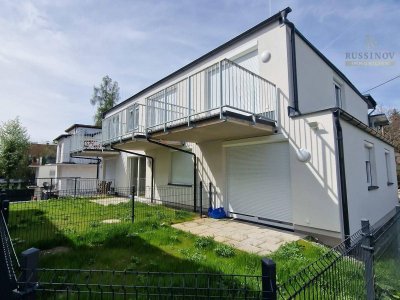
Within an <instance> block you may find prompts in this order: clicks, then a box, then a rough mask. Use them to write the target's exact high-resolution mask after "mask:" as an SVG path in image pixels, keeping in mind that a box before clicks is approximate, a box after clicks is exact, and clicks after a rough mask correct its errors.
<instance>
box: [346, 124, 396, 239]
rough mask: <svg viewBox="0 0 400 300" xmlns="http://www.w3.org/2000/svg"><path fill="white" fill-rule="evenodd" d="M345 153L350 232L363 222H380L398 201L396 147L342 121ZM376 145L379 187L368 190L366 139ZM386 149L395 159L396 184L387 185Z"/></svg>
mask: <svg viewBox="0 0 400 300" xmlns="http://www.w3.org/2000/svg"><path fill="white" fill-rule="evenodd" d="M341 125H342V128H343V143H344V145H343V147H344V153H345V169H346V184H347V195H348V199H347V201H348V207H349V219H350V229H351V233H353V232H355V231H357V230H359V229H360V226H361V225H360V224H361V223H360V221H361V219H363V218H366V219H369V220H370V222H371V224H374V223H375V222H377V221H379V219H380V218H382V217H384V216H385V215H386V214H387V213H388V212H390V211H391V210H392V209H394V208H395V206H396V205H397V204H398V198H397V180H396V173H395V167H396V165H395V161H394V150H393V147H391V146H390V145H388V144H386V143H384V142H382V141H381V140H379V139H377V138H375V137H373V136H371V135H369V134H368V133H366V132H364V131H362V130H360V129H358V128H357V127H354V126H353V125H351V124H349V123H347V122H346V121H343V120H341ZM366 141H367V142H370V143H372V144H373V145H374V155H375V161H376V175H377V178H376V179H377V183H376V184H377V186H378V187H379V188H378V189H375V190H370V191H369V190H368V184H367V182H366V181H367V179H366V167H365V155H364V153H365V151H364V147H365V146H364V145H365V142H366ZM385 149H386V150H389V152H390V156H391V159H392V168H391V172H392V178H394V184H393V185H387V174H386V163H385Z"/></svg>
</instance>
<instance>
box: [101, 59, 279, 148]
mask: <svg viewBox="0 0 400 300" xmlns="http://www.w3.org/2000/svg"><path fill="white" fill-rule="evenodd" d="M135 105H137V106H138V107H139V110H140V112H139V116H137V115H135V118H138V120H136V122H137V126H136V127H135V128H128V127H129V125H128V122H131V121H128V110H130V109H132V106H135ZM224 108H231V109H234V110H237V111H238V112H243V113H246V114H251V115H254V116H258V115H265V116H266V117H268V118H269V119H271V120H275V119H276V116H277V110H278V105H277V94H276V85H275V84H274V83H272V82H271V81H269V80H267V79H265V78H263V77H261V76H260V75H258V74H255V73H254V72H252V71H250V70H248V69H246V68H245V67H243V66H241V65H239V64H237V63H235V62H233V61H231V60H229V59H226V58H225V59H222V60H220V61H218V62H215V63H213V64H211V65H209V66H207V67H204V68H202V69H201V70H199V71H198V72H196V73H193V74H190V75H187V76H185V77H184V78H183V79H180V80H179V81H177V82H174V83H172V84H170V85H168V86H166V87H164V88H163V89H161V90H158V91H156V92H154V93H152V94H151V95H149V96H147V97H146V98H145V104H143V103H138V102H137V101H133V102H132V103H131V104H130V105H129V106H127V107H125V108H124V109H122V110H120V111H118V112H117V113H115V114H113V115H110V116H108V117H107V118H105V119H104V120H103V144H106V143H112V142H115V141H118V140H122V139H125V138H127V137H128V136H129V135H130V134H134V133H135V132H136V133H138V132H141V133H144V134H146V133H147V132H150V131H154V130H159V129H161V128H160V127H162V128H164V130H166V129H167V127H169V126H171V125H175V124H178V123H179V124H180V123H182V122H187V124H188V126H190V123H191V122H192V121H193V120H196V119H198V118H202V117H204V116H206V115H205V114H208V115H209V114H211V113H212V111H219V112H220V117H221V118H222V117H223V116H222V111H223V109H224ZM130 116H131V117H132V115H130ZM113 118H117V119H114V120H115V121H118V124H114V123H113V121H112V120H113ZM115 121H114V122H115ZM132 138H133V135H132Z"/></svg>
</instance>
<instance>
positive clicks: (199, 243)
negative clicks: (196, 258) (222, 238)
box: [194, 236, 214, 249]
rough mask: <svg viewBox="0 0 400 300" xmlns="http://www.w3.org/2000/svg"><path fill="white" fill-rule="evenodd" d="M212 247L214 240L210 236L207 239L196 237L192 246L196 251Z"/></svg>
mask: <svg viewBox="0 0 400 300" xmlns="http://www.w3.org/2000/svg"><path fill="white" fill-rule="evenodd" d="M213 245H214V239H213V238H212V237H211V236H207V237H198V238H197V239H196V240H195V241H194V246H195V247H196V248H197V249H208V248H211V246H213Z"/></svg>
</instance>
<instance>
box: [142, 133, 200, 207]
mask: <svg viewBox="0 0 400 300" xmlns="http://www.w3.org/2000/svg"><path fill="white" fill-rule="evenodd" d="M146 138H147V141H148V142H149V143H152V144H156V145H159V146H162V147H166V148H169V149H173V150H176V151H179V152H183V153H186V154H189V155H192V156H193V205H194V208H193V211H196V207H197V195H196V194H197V183H196V182H197V156H196V154H195V153H193V152H190V151H187V150H183V149H180V148H176V147H173V146H170V145H166V144H163V143H160V142H157V141H155V140H152V139H150V138H149V137H146Z"/></svg>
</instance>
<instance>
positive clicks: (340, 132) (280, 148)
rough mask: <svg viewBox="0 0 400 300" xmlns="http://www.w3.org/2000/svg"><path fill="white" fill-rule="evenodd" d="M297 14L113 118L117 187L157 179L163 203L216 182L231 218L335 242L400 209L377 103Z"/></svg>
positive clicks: (277, 18) (278, 19) (256, 31)
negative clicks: (166, 196)
mask: <svg viewBox="0 0 400 300" xmlns="http://www.w3.org/2000/svg"><path fill="white" fill-rule="evenodd" d="M290 11H291V10H290V8H287V9H285V10H283V11H281V12H279V13H277V14H276V15H274V16H272V17H270V18H269V19H267V20H265V21H263V22H262V23H260V24H258V25H256V26H254V27H253V28H251V29H249V30H247V31H246V32H244V33H242V34H240V35H239V36H237V37H235V38H233V39H232V40H230V41H228V42H227V43H225V44H223V45H221V46H219V47H218V48H216V49H214V50H212V51H210V52H209V53H207V54H205V55H203V56H202V57H200V58H198V59H196V60H194V61H193V62H191V63H189V64H188V65H186V66H184V67H182V68H181V69H179V70H177V71H176V72H174V73H172V74H170V75H168V76H167V77H165V78H162V79H160V80H159V81H157V82H156V83H154V84H153V85H151V86H149V87H147V88H145V89H144V90H142V91H140V92H139V93H137V94H135V95H133V96H132V97H130V98H129V99H127V100H125V101H123V102H122V103H119V104H118V105H116V106H115V107H113V108H112V109H111V110H109V111H107V112H106V113H105V114H104V120H103V126H102V131H103V134H102V137H103V145H104V146H107V147H110V146H111V147H116V148H119V149H124V150H125V151H127V152H130V153H132V154H127V153H124V154H121V155H120V156H118V157H117V156H115V158H108V159H104V165H105V169H106V170H105V171H104V175H105V176H109V177H113V178H115V184H116V186H129V185H132V184H135V182H138V181H137V180H138V178H146V179H145V182H142V181H141V184H142V185H147V186H150V185H151V182H152V180H153V179H152V176H153V177H154V193H155V195H156V196H157V195H160V193H161V191H163V190H164V188H165V187H176V188H179V187H181V188H182V189H185V188H186V189H187V188H195V189H197V187H198V186H199V183H200V181H201V182H203V184H204V192H205V193H207V192H208V186H209V184H210V183H211V186H212V187H213V192H214V193H215V198H214V200H215V203H213V205H214V206H216V207H219V206H223V207H224V208H225V210H226V211H227V213H228V214H229V216H232V217H236V218H240V219H243V220H248V221H253V222H258V223H263V224H268V225H272V226H277V227H283V228H289V229H293V230H296V231H301V232H306V233H311V234H317V235H322V236H326V237H331V238H335V239H342V238H343V237H344V236H347V235H350V234H352V233H354V232H356V231H357V230H359V228H360V220H361V219H363V218H367V219H369V220H370V221H371V222H372V224H374V223H376V222H378V221H380V220H381V219H382V218H384V217H385V216H388V215H389V214H390V213H391V212H392V211H393V209H394V208H395V205H396V204H397V203H398V202H397V182H396V168H395V156H394V150H393V147H392V145H391V144H390V143H389V142H388V141H387V140H386V139H385V137H384V136H382V135H381V134H380V133H379V131H377V130H375V129H374V128H371V127H369V124H370V120H369V117H370V116H369V114H368V112H369V110H372V109H374V108H375V106H376V102H375V101H374V99H373V98H372V96H370V95H362V94H361V93H360V91H359V90H358V89H357V88H356V87H355V86H354V85H353V84H352V83H351V82H350V81H349V80H348V79H347V78H346V76H345V75H344V74H343V73H342V72H341V71H340V70H338V69H337V68H336V67H335V66H334V65H333V64H332V63H331V62H330V61H329V60H328V59H327V58H326V57H325V56H324V55H323V54H322V53H321V52H320V51H319V50H317V49H316V48H315V47H314V46H313V45H312V44H311V43H310V42H309V41H308V40H307V39H306V38H305V37H304V36H303V35H302V34H301V33H300V32H299V31H298V30H297V29H296V28H295V26H294V25H293V24H292V23H291V22H289V21H288V19H287V14H288V13H289V12H290ZM64 140H65V137H64V138H63V139H61V138H60V139H58V141H59V144H60V143H61V142H62V141H64ZM182 150H184V151H186V152H184V151H182ZM60 151H62V150H60ZM134 153H138V154H141V155H143V154H145V155H147V158H144V157H142V156H136V155H135V154H134ZM146 160H147V163H146ZM152 162H153V163H152ZM152 169H153V172H152ZM135 185H136V184H135ZM148 192H149V191H148V190H146V193H148ZM195 195H196V196H194V197H197V193H195ZM189 200H190V201H195V200H198V198H197V199H196V198H195V199H189Z"/></svg>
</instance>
